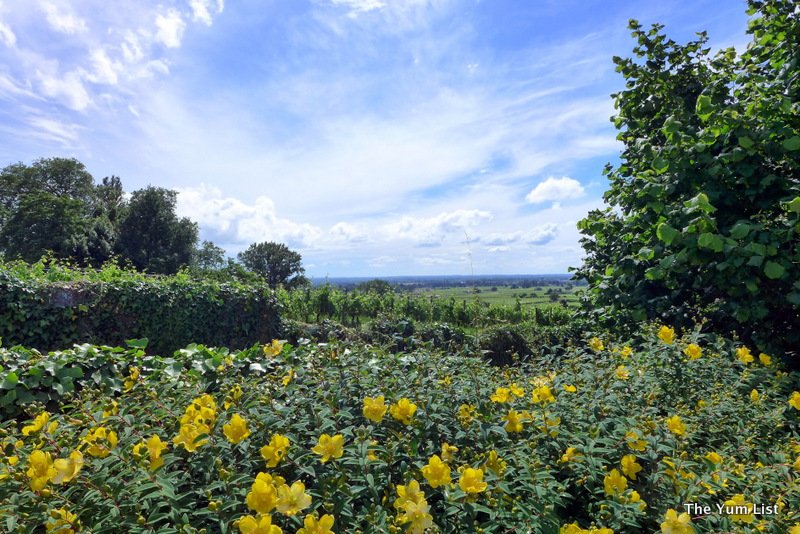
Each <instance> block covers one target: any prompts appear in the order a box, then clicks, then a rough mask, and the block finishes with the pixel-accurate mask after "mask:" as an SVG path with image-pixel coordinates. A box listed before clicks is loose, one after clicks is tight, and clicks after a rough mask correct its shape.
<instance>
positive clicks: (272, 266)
mask: <svg viewBox="0 0 800 534" xmlns="http://www.w3.org/2000/svg"><path fill="white" fill-rule="evenodd" d="M238 258H239V261H240V262H241V263H242V265H244V266H245V267H246V268H247V269H249V270H251V271H253V272H255V273H258V274H260V275H261V276H263V277H264V278H265V279H266V281H267V283H268V284H269V286H270V287H272V288H276V287H278V285H283V286H285V287H286V288H290V289H291V288H295V287H299V286H301V285H303V284H306V283H308V279H307V278H306V277H305V276H303V273H305V269H304V268H303V264H302V257H301V256H300V254H299V253H297V252H294V251H292V250H290V249H289V247H287V246H286V245H284V244H283V243H272V242H265V243H253V244H252V245H250V246H249V247H248V248H247V250H245V251H244V252H240V253H239V254H238Z"/></svg>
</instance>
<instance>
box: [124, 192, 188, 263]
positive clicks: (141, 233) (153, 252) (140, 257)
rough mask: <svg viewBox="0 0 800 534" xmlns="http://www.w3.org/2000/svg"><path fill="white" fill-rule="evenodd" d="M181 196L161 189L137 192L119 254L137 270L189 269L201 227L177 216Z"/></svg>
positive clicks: (128, 211) (131, 204) (129, 212)
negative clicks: (176, 210)
mask: <svg viewBox="0 0 800 534" xmlns="http://www.w3.org/2000/svg"><path fill="white" fill-rule="evenodd" d="M176 205H177V193H176V192H175V191H171V190H169V189H164V188H161V187H152V186H150V187H146V188H144V189H140V190H138V191H134V192H133V194H132V195H131V198H130V201H129V202H128V206H127V209H126V214H125V216H124V218H123V219H122V222H121V223H120V226H119V235H118V237H117V241H116V250H117V252H118V253H119V254H120V255H121V256H122V257H123V258H125V259H128V260H129V261H130V262H131V263H132V264H133V265H134V266H135V267H136V268H137V269H139V270H143V271H145V270H146V271H149V272H151V273H160V274H173V273H176V272H177V271H178V269H180V268H181V267H183V266H186V265H189V264H190V263H191V261H192V256H193V253H194V250H195V243H197V235H198V228H197V224H196V223H194V222H192V221H190V220H189V219H187V218H185V217H183V218H178V216H177V214H176V213H175V208H176Z"/></svg>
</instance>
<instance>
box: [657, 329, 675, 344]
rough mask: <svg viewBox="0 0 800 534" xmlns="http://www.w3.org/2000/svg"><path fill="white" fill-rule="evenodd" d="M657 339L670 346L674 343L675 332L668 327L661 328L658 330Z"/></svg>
mask: <svg viewBox="0 0 800 534" xmlns="http://www.w3.org/2000/svg"><path fill="white" fill-rule="evenodd" d="M658 339H660V340H661V341H663V342H664V343H666V344H667V345H672V343H674V342H675V330H674V329H672V328H670V327H668V326H662V327H661V328H660V329H659V330H658Z"/></svg>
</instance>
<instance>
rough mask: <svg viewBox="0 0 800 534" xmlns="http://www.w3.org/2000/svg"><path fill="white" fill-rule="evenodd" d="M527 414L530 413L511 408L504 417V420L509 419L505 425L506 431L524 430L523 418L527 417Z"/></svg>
mask: <svg viewBox="0 0 800 534" xmlns="http://www.w3.org/2000/svg"><path fill="white" fill-rule="evenodd" d="M527 415H528V414H526V413H525V412H518V411H517V410H509V411H508V415H506V416H505V417H503V420H504V421H508V422H507V423H506V426H505V429H506V432H508V433H509V434H510V433H512V432H522V422H523V420H525V419H527Z"/></svg>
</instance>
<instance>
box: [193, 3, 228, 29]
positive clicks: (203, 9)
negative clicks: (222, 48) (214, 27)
mask: <svg viewBox="0 0 800 534" xmlns="http://www.w3.org/2000/svg"><path fill="white" fill-rule="evenodd" d="M216 5H217V14H219V13H222V10H223V9H225V2H224V1H223V0H217V1H216ZM189 7H191V8H192V18H193V20H196V21H200V22H202V23H203V24H205V25H206V26H211V23H212V22H213V18H212V16H211V0H189Z"/></svg>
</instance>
